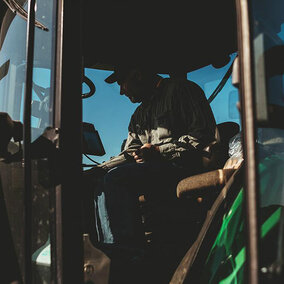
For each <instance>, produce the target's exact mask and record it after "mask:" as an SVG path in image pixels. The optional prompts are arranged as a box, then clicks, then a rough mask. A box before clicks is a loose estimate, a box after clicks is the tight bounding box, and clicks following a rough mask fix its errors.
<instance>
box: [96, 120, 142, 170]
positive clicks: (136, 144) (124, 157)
mask: <svg viewBox="0 0 284 284" xmlns="http://www.w3.org/2000/svg"><path fill="white" fill-rule="evenodd" d="M132 124H133V117H132V118H131V121H130V124H129V127H128V136H127V139H126V143H125V146H124V149H123V151H122V152H121V153H119V154H118V155H117V156H115V157H112V158H111V159H110V160H108V161H106V162H104V163H102V164H100V165H99V167H102V168H104V169H106V170H110V169H112V168H114V167H117V166H119V165H123V164H125V163H129V162H134V159H133V157H132V153H133V152H134V151H135V150H137V149H139V148H140V147H141V146H142V144H141V141H140V140H139V137H138V135H137V134H135V133H134V132H133V130H132V128H131V125H132Z"/></svg>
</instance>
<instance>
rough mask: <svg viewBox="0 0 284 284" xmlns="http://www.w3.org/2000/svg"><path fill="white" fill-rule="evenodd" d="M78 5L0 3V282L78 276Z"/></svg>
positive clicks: (69, 279) (78, 280) (50, 280)
mask: <svg viewBox="0 0 284 284" xmlns="http://www.w3.org/2000/svg"><path fill="white" fill-rule="evenodd" d="M79 10H80V1H78V2H76V4H72V3H68V4H65V3H62V1H56V0H54V1H47V0H39V1H36V3H35V1H17V2H16V1H9V2H7V1H5V3H4V2H3V1H1V13H0V14H1V15H0V16H1V33H0V35H1V36H0V70H1V71H0V112H1V114H2V115H3V117H4V118H7V117H8V118H9V119H11V120H12V121H14V124H15V125H21V126H22V127H19V128H18V131H17V133H16V134H14V133H13V135H12V137H10V136H9V139H10V141H9V143H8V145H7V147H5V150H7V151H4V152H5V153H4V154H3V155H1V161H0V202H1V206H0V208H1V232H3V236H4V239H3V240H2V239H1V244H0V246H1V269H0V271H1V274H0V282H1V283H12V282H13V281H16V283H81V282H82V278H83V277H82V273H83V272H82V270H83V269H82V267H83V265H82V258H83V257H82V254H83V252H82V229H81V218H80V214H81V213H80V212H81V203H80V190H79V189H80V173H81V148H80V147H81V144H80V143H81V141H80V140H81V136H80V133H81V128H80V125H81V103H80V94H81V66H80V64H81V56H80V52H81V51H80V44H79V43H80V40H78V41H76V42H74V40H73V39H74V37H73V36H77V35H79V34H80V30H79V29H80V16H78V14H79V15H80V13H79ZM77 13H78V14H77ZM75 18H76V19H77V21H74V19H75ZM70 46H72V53H71V52H70V50H71V49H70ZM72 70H73V71H72ZM4 121H5V119H4ZM6 134H7V131H6V130H5V129H4V128H3V127H2V124H1V135H0V139H4V137H6ZM70 141H72V143H70ZM1 143H2V141H1ZM59 156H60V157H61V158H62V160H61V159H58V157H59ZM62 161H63V162H62ZM13 283H14V282H13Z"/></svg>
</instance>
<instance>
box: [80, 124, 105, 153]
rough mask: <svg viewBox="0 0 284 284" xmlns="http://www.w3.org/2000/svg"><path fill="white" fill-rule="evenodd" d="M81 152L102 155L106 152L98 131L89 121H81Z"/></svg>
mask: <svg viewBox="0 0 284 284" xmlns="http://www.w3.org/2000/svg"><path fill="white" fill-rule="evenodd" d="M82 152H83V154H89V155H95V156H103V155H104V154H105V153H106V152H105V149H104V146H103V143H102V141H101V138H100V135H99V132H98V131H97V130H96V129H95V127H94V125H93V124H91V123H86V122H83V149H82Z"/></svg>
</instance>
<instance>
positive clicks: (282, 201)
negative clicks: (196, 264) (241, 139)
mask: <svg viewBox="0 0 284 284" xmlns="http://www.w3.org/2000/svg"><path fill="white" fill-rule="evenodd" d="M251 11H252V20H253V25H252V26H253V48H254V69H255V70H254V73H255V90H256V102H257V116H258V128H257V141H256V142H257V148H258V174H259V193H260V225H261V242H260V257H261V258H260V268H261V281H262V282H266V281H268V279H269V281H272V282H276V279H277V273H278V272H277V269H281V268H280V266H279V265H278V264H277V263H280V262H279V261H280V259H282V255H283V247H282V245H281V243H282V242H283V235H282V233H281V232H282V230H283V213H282V211H283V205H284V198H283V197H284V179H283V170H284V130H283V113H284V112H283V108H284V89H283V80H284V76H283V74H284V68H283V60H282V59H281V58H284V41H283V40H284V34H283V27H284V13H283V11H284V2H283V1H279V0H275V1H268V0H261V1H256V0H254V1H252V10H251ZM279 275H280V274H279ZM273 279H274V280H275V281H274V280H273Z"/></svg>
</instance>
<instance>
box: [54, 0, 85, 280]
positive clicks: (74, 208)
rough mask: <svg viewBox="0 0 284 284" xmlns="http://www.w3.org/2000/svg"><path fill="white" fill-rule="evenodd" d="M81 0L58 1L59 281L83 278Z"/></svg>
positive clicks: (56, 91) (57, 220) (56, 113)
mask: <svg viewBox="0 0 284 284" xmlns="http://www.w3.org/2000/svg"><path fill="white" fill-rule="evenodd" d="M82 5H83V1H82V0H80V1H64V0H60V1H58V18H57V43H56V45H57V51H56V71H55V72H56V82H55V84H56V85H55V117H54V126H55V127H56V128H59V151H60V157H61V159H62V161H64V164H63V169H62V175H61V185H59V186H57V187H56V246H57V247H56V256H57V277H58V280H57V281H58V283H60V284H61V283H63V284H65V283H66V284H69V283H83V228H82V215H81V214H82V212H81V211H82V194H81V192H80V191H81V189H80V187H81V174H82V155H81V148H82V146H81V137H82V136H81V132H82V129H81V128H82V101H81V91H82V49H81V42H82V41H81V21H82V13H81V12H80V11H81V10H82Z"/></svg>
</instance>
